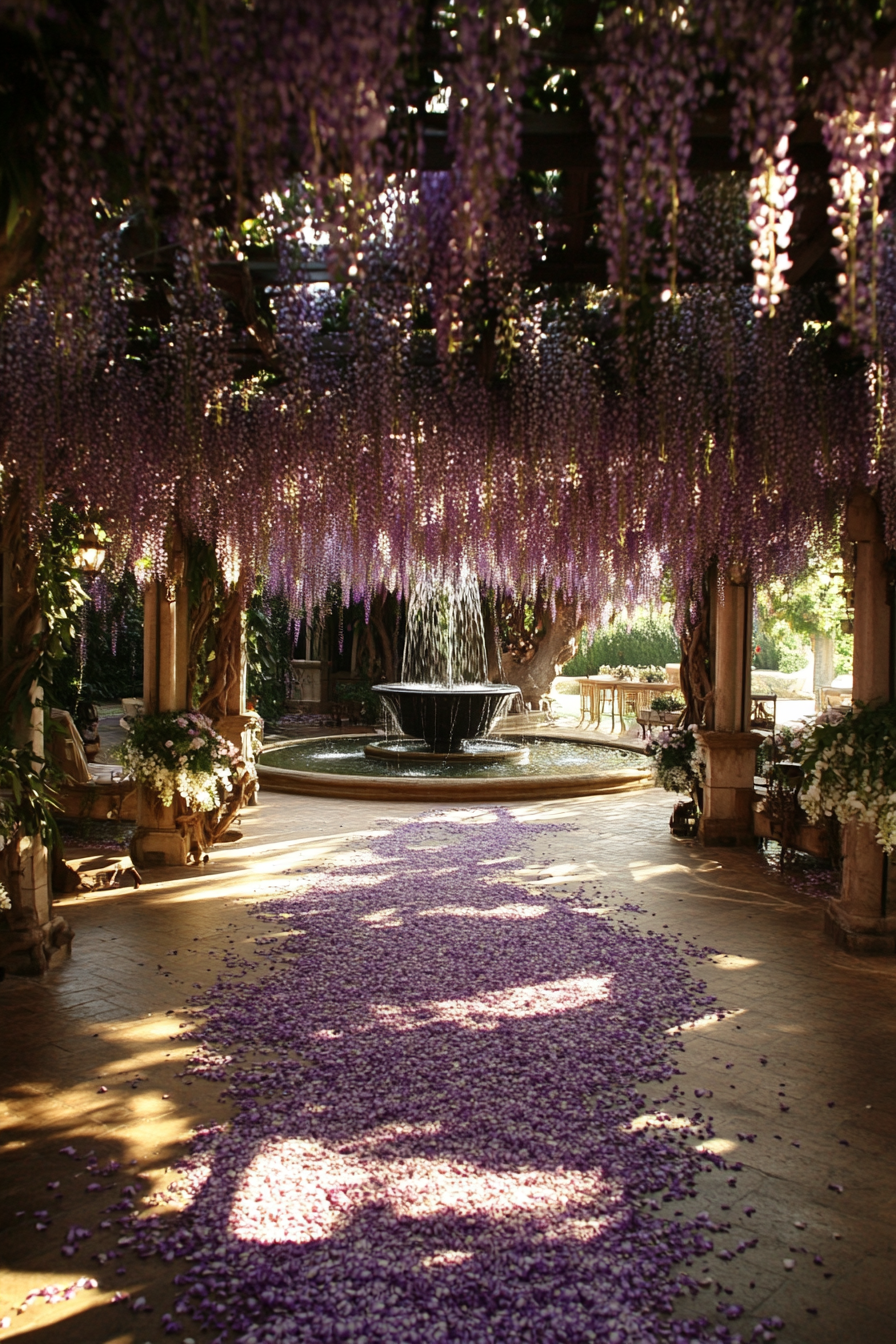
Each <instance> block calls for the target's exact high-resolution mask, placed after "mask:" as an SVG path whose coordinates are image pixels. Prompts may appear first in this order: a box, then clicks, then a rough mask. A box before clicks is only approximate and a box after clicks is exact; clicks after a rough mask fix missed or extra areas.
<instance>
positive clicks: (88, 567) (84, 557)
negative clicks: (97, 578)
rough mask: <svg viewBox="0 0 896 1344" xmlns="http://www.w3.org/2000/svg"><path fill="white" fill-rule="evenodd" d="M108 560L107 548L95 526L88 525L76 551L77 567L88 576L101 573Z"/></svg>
mask: <svg viewBox="0 0 896 1344" xmlns="http://www.w3.org/2000/svg"><path fill="white" fill-rule="evenodd" d="M105 562H106V548H105V546H104V545H103V543H102V542H101V541H100V539H99V537H98V536H97V534H96V531H95V530H94V528H93V527H88V529H87V531H86V532H85V533H84V536H83V537H82V538H81V543H80V545H79V546H78V549H77V551H76V552H75V569H80V570H81V572H82V574H84V575H85V576H86V577H87V578H92V577H93V576H94V575H95V574H99V572H100V570H101V569H102V567H103V565H104V564H105Z"/></svg>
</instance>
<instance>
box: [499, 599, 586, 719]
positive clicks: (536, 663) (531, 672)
mask: <svg viewBox="0 0 896 1344" xmlns="http://www.w3.org/2000/svg"><path fill="white" fill-rule="evenodd" d="M584 624H585V619H584V617H583V616H578V615H577V614H576V604H575V602H566V601H564V600H563V599H562V598H561V597H559V596H558V597H557V600H556V610H555V614H554V616H553V618H552V617H551V614H550V610H549V609H548V608H547V606H546V605H545V609H544V610H543V612H542V613H541V620H540V621H539V620H538V619H536V621H535V629H534V632H533V634H532V635H531V638H530V647H529V648H528V649H526V650H525V651H524V652H520V651H517V650H513V649H511V650H509V651H508V652H505V653H503V654H502V656H501V663H502V669H503V676H504V680H505V681H506V682H507V683H508V684H509V685H511V686H519V688H520V691H521V692H522V696H523V700H524V701H525V702H526V704H527V705H528V706H530V707H532V706H534V708H535V709H537V708H538V705H539V701H540V700H541V697H542V696H543V695H547V694H548V693H549V691H550V689H551V685H552V683H553V680H554V678H555V677H556V676H558V675H559V673H560V672H562V671H563V668H564V666H565V664H566V663H568V662H569V660H570V658H572V656H573V654H574V653H575V651H576V642H577V640H578V637H579V634H580V633H581V630H582V627H583V625H584Z"/></svg>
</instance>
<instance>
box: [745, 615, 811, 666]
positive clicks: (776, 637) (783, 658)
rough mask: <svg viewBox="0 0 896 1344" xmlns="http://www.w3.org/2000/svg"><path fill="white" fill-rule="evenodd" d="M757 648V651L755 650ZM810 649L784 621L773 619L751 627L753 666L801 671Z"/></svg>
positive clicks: (805, 663) (808, 657)
mask: <svg viewBox="0 0 896 1344" xmlns="http://www.w3.org/2000/svg"><path fill="white" fill-rule="evenodd" d="M757 648H758V650H759V652H758V653H757V652H756V649H757ZM811 658H812V650H811V649H810V648H808V646H807V645H806V643H805V641H804V640H802V639H801V638H800V637H799V635H797V634H795V633H794V631H793V630H791V628H790V626H789V625H788V624H787V622H786V621H783V620H773V621H769V622H768V624H766V625H762V624H757V625H756V626H754V629H753V666H754V667H755V668H762V669H763V670H764V671H766V672H784V673H793V672H802V670H803V668H804V667H806V666H807V664H808V663H809V662H810V661H811Z"/></svg>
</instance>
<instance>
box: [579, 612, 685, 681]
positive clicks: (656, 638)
mask: <svg viewBox="0 0 896 1344" xmlns="http://www.w3.org/2000/svg"><path fill="white" fill-rule="evenodd" d="M680 661H681V645H680V644H679V642H678V636H677V635H676V633H675V631H674V630H673V628H672V622H671V620H670V619H669V618H668V617H665V616H657V615H656V614H654V613H653V612H645V613H642V614H640V615H638V616H636V617H635V619H634V620H633V621H632V623H631V625H627V624H626V623H625V621H624V620H623V619H622V618H620V619H618V620H616V621H614V623H613V624H612V625H609V626H607V627H606V628H605V629H603V630H598V631H597V633H596V634H595V635H594V637H593V639H592V640H591V642H590V643H588V642H587V638H586V636H584V635H583V637H582V642H581V644H580V646H579V650H578V652H577V653H576V655H575V657H574V658H572V659H571V660H570V661H569V662H568V663H567V664H566V666H565V668H564V669H563V671H564V673H565V675H566V676H569V677H589V676H594V675H595V674H596V673H597V671H598V668H599V667H600V666H601V665H602V664H604V665H609V666H611V667H614V666H617V665H618V664H620V663H622V664H627V665H629V666H633V667H657V668H660V669H662V668H663V667H664V665H665V664H666V663H678V662H680Z"/></svg>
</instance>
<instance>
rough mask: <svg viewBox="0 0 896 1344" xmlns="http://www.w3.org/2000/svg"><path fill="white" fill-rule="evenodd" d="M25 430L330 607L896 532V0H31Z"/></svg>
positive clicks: (147, 509) (2, 376) (105, 484)
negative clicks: (859, 525) (878, 509)
mask: <svg viewBox="0 0 896 1344" xmlns="http://www.w3.org/2000/svg"><path fill="white" fill-rule="evenodd" d="M0 22H2V33H3V43H2V45H3V51H4V55H3V57H2V64H3V68H2V72H0V73H2V86H3V90H4V92H3V94H2V102H3V116H4V122H3V124H4V126H5V128H6V130H5V134H4V137H3V143H2V146H0V151H2V155H3V158H2V160H0V192H2V200H0V207H2V212H3V215H4V216H5V219H6V226H5V234H4V236H3V240H2V245H0V281H2V283H3V285H4V288H5V292H6V299H5V307H4V313H3V320H2V325H0V444H2V446H0V463H2V470H3V481H4V482H6V483H7V484H8V483H9V482H10V481H12V480H13V479H16V480H18V481H19V482H20V483H21V488H22V491H23V492H24V495H25V498H26V501H27V505H28V509H29V510H30V516H31V518H32V519H33V525H34V526H35V527H36V528H39V527H40V524H41V519H42V518H44V517H45V516H46V504H47V501H48V500H50V499H53V498H57V497H58V498H64V499H68V500H69V501H70V502H72V503H73V504H75V505H76V506H77V507H78V508H80V509H83V510H84V511H85V513H87V514H89V515H90V516H92V517H95V518H96V519H97V520H104V522H105V525H107V526H108V527H109V530H110V531H111V533H112V536H113V539H114V547H115V550H116V553H117V556H118V559H119V561H120V562H121V563H126V562H127V563H132V564H134V563H137V562H139V561H140V560H142V559H148V560H149V562H150V565H149V566H144V569H145V572H149V570H150V569H155V570H156V571H157V572H161V571H162V570H163V569H164V565H165V550H166V545H167V542H168V540H169V538H170V529H171V526H172V523H174V522H176V523H178V524H179V526H180V527H181V528H182V529H183V531H184V532H185V533H187V534H193V535H197V536H201V537H203V538H205V539H206V540H208V541H211V542H213V543H214V544H215V546H216V547H217V550H218V553H219V557H220V558H221V560H222V562H223V563H224V564H225V566H226V571H227V573H228V574H230V575H233V576H235V575H236V574H238V573H240V572H241V573H242V574H243V575H244V576H245V575H247V574H251V575H254V574H256V573H259V572H261V573H268V574H270V575H272V576H273V577H274V578H275V579H276V580H277V581H278V582H279V581H282V582H283V583H284V584H286V585H287V587H288V589H289V591H290V592H291V594H292V595H293V598H294V599H295V600H298V601H301V602H305V603H313V602H315V601H319V600H321V599H322V598H323V596H324V595H325V594H326V593H327V592H328V591H331V590H332V585H333V583H334V582H338V583H339V584H340V585H341V589H342V593H343V595H344V597H345V599H346V600H348V599H349V598H350V597H355V598H358V597H359V596H364V595H367V594H369V593H370V592H371V591H373V590H374V589H375V588H377V587H378V586H379V585H381V584H385V585H386V586H387V587H389V588H390V589H393V590H401V591H404V590H405V589H406V587H407V584H408V581H409V576H410V575H411V574H412V572H413V571H414V569H415V567H417V566H418V565H419V564H420V563H421V562H422V561H427V562H429V563H430V564H431V565H433V566H436V567H438V566H441V567H442V568H444V569H445V570H446V571H455V570H459V569H461V568H466V569H468V570H470V571H472V572H474V573H476V574H478V575H479V577H480V578H481V579H482V580H483V581H484V582H486V583H489V584H493V585H495V586H496V587H497V588H500V589H502V590H504V591H508V592H513V593H517V594H523V593H526V592H530V591H532V590H533V588H534V587H536V586H538V585H539V584H542V585H544V584H547V585H548V586H550V587H553V588H556V589H557V590H559V591H562V592H563V593H565V594H566V595H573V594H574V595H575V596H576V598H577V600H578V601H579V602H580V603H581V604H582V607H583V608H584V609H585V610H586V611H587V612H588V613H589V615H595V616H596V615H597V614H598V613H599V612H600V611H601V610H602V609H603V608H604V606H605V604H606V603H607V602H608V601H612V602H614V603H616V604H619V603H622V602H624V603H626V604H631V603H632V602H633V601H635V600H639V599H644V598H651V597H654V596H656V594H657V593H658V591H659V588H660V584H661V582H663V576H664V575H670V576H671V579H672V582H673V585H674V587H675V589H676V591H677V592H678V593H679V595H681V596H684V595H686V594H687V593H688V592H689V591H691V590H692V586H693V584H694V583H695V582H696V580H697V578H698V576H700V575H702V573H703V572H704V571H705V569H706V567H707V565H708V564H709V563H710V562H711V561H712V560H713V559H718V560H719V562H720V563H722V564H724V563H727V562H729V561H732V562H733V561H737V562H741V563H742V562H746V563H749V564H750V565H751V566H752V568H753V572H754V573H755V574H756V575H757V576H758V577H760V578H761V577H767V576H769V575H771V574H772V573H779V574H780V573H787V572H793V571H795V570H796V569H797V568H799V567H800V565H801V564H803V563H804V561H805V556H806V552H807V547H808V546H809V545H810V544H812V543H813V541H815V540H817V539H818V537H819V535H827V536H828V537H830V536H833V535H835V534H836V529H837V526H838V517H839V515H840V513H841V511H842V507H843V504H844V502H845V499H846V498H847V496H848V494H849V492H850V490H851V489H853V488H855V487H856V486H858V485H870V486H872V487H876V486H879V487H880V496H881V500H882V503H883V507H884V513H885V519H886V526H887V529H888V539H889V541H890V543H891V544H893V543H894V542H896V466H894V460H896V454H894V443H893V432H894V415H893V410H892V408H891V400H892V390H891V389H892V380H893V373H894V370H896V245H894V237H893V228H892V220H891V201H892V200H893V199H894V196H893V193H894V190H896V184H894V182H893V174H894V168H896V129H894V119H896V58H894V51H896V29H894V28H893V26H892V24H891V23H890V22H889V21H888V15H887V13H886V12H884V11H883V10H881V8H880V6H878V5H874V4H861V3H854V2H853V0H818V2H817V3H806V4H794V3H791V2H790V0H749V2H748V0H681V2H680V3H669V4H667V3H663V0H646V3H638V4H631V5H620V4H616V3H594V4H591V5H584V6H583V5H576V6H565V5H563V4H537V5H534V6H532V7H531V8H530V9H529V10H526V9H522V8H517V7H516V6H513V7H511V6H510V5H509V4H508V3H506V2H505V0H480V2H477V0H455V3H452V4H445V5H443V6H438V7H436V6H432V5H430V4H424V3H423V2H422V0H405V2H404V3H397V2H396V0H346V2H345V3H342V4H339V5H320V4H312V3H304V4H303V3H296V0H256V2H255V3H254V4H253V5H247V4H245V3H244V0H219V2H218V3H216V4H215V5H213V6H206V4H205V3H204V0H191V2H190V3H184V2H183V0H104V2H103V3H99V2H85V3H82V4H74V3H72V4H69V5H66V4H65V3H64V0H60V3H55V4H53V5H50V4H49V3H46V2H45V0H18V2H15V0H8V2H7V3H4V4H3V5H2V6H0Z"/></svg>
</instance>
